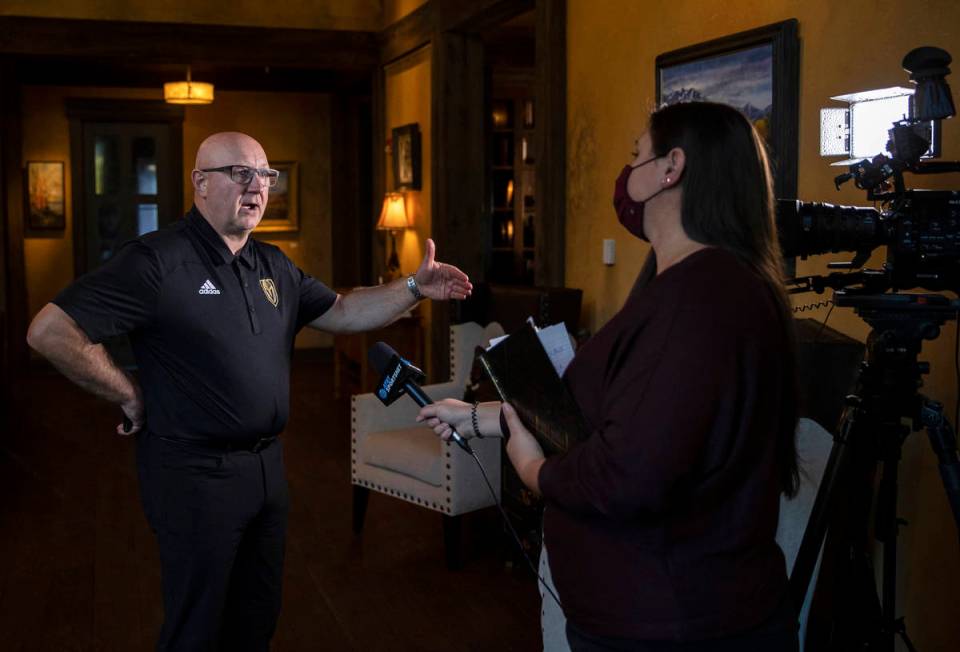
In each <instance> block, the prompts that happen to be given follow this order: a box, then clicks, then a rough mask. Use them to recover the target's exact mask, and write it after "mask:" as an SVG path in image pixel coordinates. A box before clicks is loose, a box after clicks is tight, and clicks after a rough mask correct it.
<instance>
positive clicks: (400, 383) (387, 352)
mask: <svg viewBox="0 0 960 652" xmlns="http://www.w3.org/2000/svg"><path fill="white" fill-rule="evenodd" d="M367 359H368V360H369V361H370V366H371V367H373V369H374V371H376V372H377V373H378V374H380V384H379V385H378V386H377V391H376V392H375V393H376V395H377V398H379V399H380V400H381V401H382V402H383V404H384V405H390V404H391V403H393V402H394V401H395V400H397V398H399V397H400V396H402V395H403V394H406V395H408V396H409V397H410V398H412V399H413V400H414V402H415V403H416V404H417V405H419V406H420V407H423V406H425V405H431V404H433V399H432V398H430V397H429V396H427V393H426V392H424V391H423V389H422V388H421V387H420V383H422V382H423V381H424V380H425V379H426V376H425V375H424V373H423V372H422V371H420V369H418V368H417V367H415V366H413V364H411V363H410V361H409V360H405V359H404V358H402V357H400V355H399V354H398V353H397V352H396V351H394V350H393V347H391V346H390V345H389V344H387V343H385V342H377V343H376V344H374V345H373V346H371V347H370V353H369V354H368V356H367ZM452 433H453V434H451V436H450V437H451V439H453V441H454V442H456V444H457V446H459V447H460V448H462V449H463V450H465V451H466V452H468V453H470V454H473V449H472V448H471V447H470V444H468V443H467V440H466V439H464V438H463V437H461V436H460V433H458V432H457V431H456V430H453V431H452Z"/></svg>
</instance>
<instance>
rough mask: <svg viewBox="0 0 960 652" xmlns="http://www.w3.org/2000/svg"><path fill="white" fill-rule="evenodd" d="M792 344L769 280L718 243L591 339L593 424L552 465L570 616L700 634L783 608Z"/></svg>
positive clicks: (549, 526)
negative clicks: (784, 415)
mask: <svg viewBox="0 0 960 652" xmlns="http://www.w3.org/2000/svg"><path fill="white" fill-rule="evenodd" d="M784 351H786V334H785V333H784V327H783V326H782V319H781V318H780V316H779V314H778V311H777V307H776V304H775V302H774V298H773V296H772V293H771V292H770V290H769V289H768V288H767V286H766V285H765V284H764V283H763V281H762V280H761V279H760V278H759V277H758V276H757V275H756V274H754V273H753V272H752V271H751V270H750V269H749V268H747V267H746V266H744V265H743V264H741V263H740V262H739V261H738V260H737V259H736V258H735V257H734V256H733V255H732V254H729V253H727V252H725V251H722V250H719V249H713V248H709V249H704V250H701V251H698V252H696V253H694V254H692V255H690V256H688V257H687V258H686V259H684V260H682V261H681V262H679V263H678V264H676V265H674V266H673V267H671V268H669V269H667V270H666V271H665V272H663V273H662V274H661V275H659V276H658V277H657V278H656V279H654V281H653V282H652V283H651V284H650V285H648V286H647V287H646V288H644V289H643V290H641V291H639V292H637V293H635V294H634V295H633V296H631V297H630V299H628V301H627V303H626V304H625V305H624V306H623V308H622V309H621V310H620V312H619V313H617V314H616V315H615V316H614V317H613V319H611V320H610V322H609V323H608V324H606V325H605V326H604V327H603V328H602V329H600V331H598V332H597V334H596V335H595V336H594V337H593V338H592V339H590V340H589V341H588V342H587V343H586V344H585V345H584V346H583V347H582V348H581V350H580V351H579V352H578V353H577V356H576V357H575V358H574V361H573V362H572V363H571V365H570V367H569V369H568V370H567V372H566V374H565V380H566V381H567V383H568V385H569V387H570V389H571V390H572V392H573V395H574V397H575V398H576V400H577V403H578V404H579V405H580V408H581V410H582V412H583V415H584V417H585V418H586V420H587V423H588V425H589V426H590V428H591V429H592V434H591V436H590V437H589V438H588V439H587V440H586V441H584V442H583V443H581V444H579V445H577V446H575V447H573V448H572V449H571V450H570V451H568V452H567V453H566V454H564V455H559V456H555V457H551V458H550V459H548V460H547V461H546V463H545V464H544V465H543V467H542V468H541V470H540V476H539V480H540V488H541V490H542V492H543V495H544V497H545V498H546V500H547V510H546V514H545V523H544V536H545V540H546V545H547V549H548V550H549V554H550V569H551V572H552V574H553V578H554V581H555V583H556V586H557V589H558V590H559V594H560V599H561V601H562V602H563V607H564V612H565V613H566V615H567V618H569V619H570V621H571V622H573V623H574V624H575V625H577V626H578V627H580V628H581V629H583V630H585V631H587V632H590V633H592V634H596V635H600V636H610V637H622V638H632V639H641V640H642V639H650V640H699V639H707V638H713V637H717V636H724V635H728V634H734V633H736V632H739V631H743V630H746V629H748V628H750V627H752V626H754V625H756V624H758V623H760V622H762V621H763V620H765V619H766V618H768V617H769V616H770V615H771V614H772V613H773V611H774V610H775V609H776V608H777V606H778V605H779V604H780V601H781V599H782V598H783V597H784V595H785V592H786V579H787V578H786V570H785V564H784V559H783V554H782V553H781V551H780V548H779V547H778V546H777V544H776V542H775V541H774V535H775V533H776V528H777V517H778V512H779V493H780V491H779V487H778V481H777V473H776V465H775V456H774V453H775V447H776V439H777V430H778V427H779V410H780V406H781V405H782V404H783V402H784V400H785V398H786V394H785V392H787V391H789V389H788V388H789V387H790V386H791V385H790V384H789V383H788V382H787V380H786V374H787V371H786V370H787V365H786V364H785V361H784V359H783V352H784Z"/></svg>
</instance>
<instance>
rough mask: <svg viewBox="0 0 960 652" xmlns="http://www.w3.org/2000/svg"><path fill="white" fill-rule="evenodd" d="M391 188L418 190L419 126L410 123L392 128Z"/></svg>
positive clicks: (419, 172) (419, 180) (419, 177)
mask: <svg viewBox="0 0 960 652" xmlns="http://www.w3.org/2000/svg"><path fill="white" fill-rule="evenodd" d="M392 133H393V148H392V149H393V188H394V190H420V189H421V187H422V181H421V163H420V126H419V125H418V124H417V123H416V122H413V123H410V124H408V125H403V126H400V127H394V128H393V132H392Z"/></svg>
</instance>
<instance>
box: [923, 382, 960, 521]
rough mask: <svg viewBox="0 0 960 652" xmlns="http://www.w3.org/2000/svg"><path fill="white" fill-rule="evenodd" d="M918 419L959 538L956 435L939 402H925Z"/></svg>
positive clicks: (959, 484) (959, 458)
mask: <svg viewBox="0 0 960 652" xmlns="http://www.w3.org/2000/svg"><path fill="white" fill-rule="evenodd" d="M920 419H921V421H922V422H923V425H925V426H926V428H927V435H929V437H930V445H931V447H932V448H933V452H934V453H936V455H937V459H938V460H939V462H940V478H941V479H942V480H943V489H944V491H946V494H947V500H949V501H950V509H951V510H953V521H954V523H955V524H956V526H957V535H958V537H960V456H958V455H957V436H956V433H954V431H953V428H952V427H951V426H950V422H949V421H947V420H946V418H945V417H944V416H943V404H942V403H940V402H939V401H930V400H928V401H926V402H925V403H924V406H923V408H922V409H921V411H920Z"/></svg>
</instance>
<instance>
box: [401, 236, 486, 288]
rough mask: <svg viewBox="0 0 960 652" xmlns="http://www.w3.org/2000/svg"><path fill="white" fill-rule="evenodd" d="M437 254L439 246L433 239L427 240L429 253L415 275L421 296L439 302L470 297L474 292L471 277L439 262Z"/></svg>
mask: <svg viewBox="0 0 960 652" xmlns="http://www.w3.org/2000/svg"><path fill="white" fill-rule="evenodd" d="M436 254H437V245H436V244H435V243H434V242H433V239H432V238H427V253H426V255H425V256H424V257H423V262H422V263H420V269H418V270H417V273H416V274H414V278H415V279H416V281H417V285H418V286H419V287H420V292H421V294H423V296H425V297H429V298H431V299H434V300H439V301H446V300H448V299H466V298H467V297H469V296H470V293H471V292H473V285H472V284H471V283H470V277H469V276H467V275H466V274H464V273H463V272H462V271H461V270H460V269H459V268H457V267H454V266H453V265H448V264H447V263H440V262H437V261H436V259H435V258H434V257H435V256H436Z"/></svg>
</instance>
